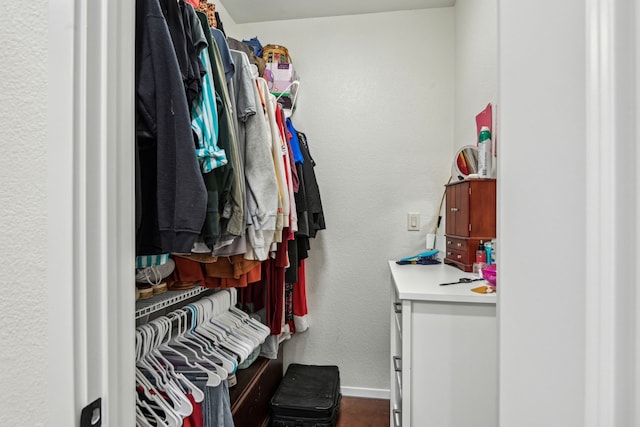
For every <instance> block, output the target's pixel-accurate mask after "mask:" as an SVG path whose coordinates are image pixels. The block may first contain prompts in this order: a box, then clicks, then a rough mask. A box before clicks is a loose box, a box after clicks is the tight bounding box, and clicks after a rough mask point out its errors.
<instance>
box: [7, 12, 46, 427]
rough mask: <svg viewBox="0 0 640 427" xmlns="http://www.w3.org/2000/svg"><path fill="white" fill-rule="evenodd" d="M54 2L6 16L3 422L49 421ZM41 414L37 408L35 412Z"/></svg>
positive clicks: (18, 424)
mask: <svg viewBox="0 0 640 427" xmlns="http://www.w3.org/2000/svg"><path fill="white" fill-rule="evenodd" d="M46 40H47V3H46V2H31V3H24V2H22V3H20V2H8V3H5V4H4V5H3V11H2V14H1V15H0V42H1V43H2V57H3V63H2V66H1V67H0V94H2V102H0V147H1V149H0V150H1V152H0V274H1V275H2V279H0V283H1V284H2V286H1V287H0V289H1V291H0V292H2V295H0V318H1V320H0V343H1V345H0V413H1V414H2V421H0V424H2V425H6V426H12V425H15V426H43V425H45V420H46V417H47V405H46V402H47V380H46V378H47V369H48V366H47V335H46V331H47V315H46V313H47V309H46V308H47V304H46V303H47V299H46V297H47V282H46V280H47V279H46V277H47V274H46V273H47V259H46V252H47V234H46V233H47V231H46V226H47V182H46V172H47V157H46V155H47V150H46V137H47V100H46V99H47V98H46V93H47V76H46V71H47V48H46V46H47V44H46ZM34 408H37V410H34Z"/></svg>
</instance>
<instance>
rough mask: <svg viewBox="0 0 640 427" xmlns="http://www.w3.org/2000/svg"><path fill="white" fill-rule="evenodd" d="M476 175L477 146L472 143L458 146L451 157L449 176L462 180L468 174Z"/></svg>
mask: <svg viewBox="0 0 640 427" xmlns="http://www.w3.org/2000/svg"><path fill="white" fill-rule="evenodd" d="M470 175H471V176H477V175H478V148H477V147H475V146H473V145H465V146H463V147H460V149H459V150H458V151H457V152H456V155H455V156H454V157H453V163H452V165H451V178H452V180H453V181H455V180H458V181H462V180H464V179H467V178H468V177H469V176H470Z"/></svg>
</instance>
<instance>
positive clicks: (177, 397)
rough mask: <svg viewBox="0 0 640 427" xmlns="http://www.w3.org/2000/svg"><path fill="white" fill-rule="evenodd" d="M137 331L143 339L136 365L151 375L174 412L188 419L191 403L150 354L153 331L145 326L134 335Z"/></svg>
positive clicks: (191, 408)
mask: <svg viewBox="0 0 640 427" xmlns="http://www.w3.org/2000/svg"><path fill="white" fill-rule="evenodd" d="M138 331H139V332H140V333H141V334H142V337H143V339H142V353H141V357H140V358H139V359H138V361H137V363H136V365H137V366H138V367H140V368H142V369H144V370H145V371H147V372H149V373H150V374H151V376H152V377H153V378H154V379H155V382H156V387H157V388H159V389H160V390H161V391H164V392H165V393H166V394H167V397H168V398H169V400H170V401H171V403H172V407H173V409H174V410H175V412H176V413H177V414H178V415H180V416H181V417H182V418H185V417H188V416H189V415H191V414H192V413H193V405H192V404H191V401H190V400H189V398H187V396H186V395H185V393H184V392H183V391H182V390H181V389H180V386H179V385H178V384H177V383H176V382H175V380H174V379H173V378H172V377H171V376H169V375H168V372H167V370H165V369H164V367H163V366H162V365H160V364H159V363H157V361H156V360H155V359H154V358H153V356H152V355H151V354H150V353H151V348H152V344H153V338H154V336H155V332H154V329H152V328H151V326H149V325H148V324H147V325H142V326H141V327H139V328H138V330H137V331H136V333H138Z"/></svg>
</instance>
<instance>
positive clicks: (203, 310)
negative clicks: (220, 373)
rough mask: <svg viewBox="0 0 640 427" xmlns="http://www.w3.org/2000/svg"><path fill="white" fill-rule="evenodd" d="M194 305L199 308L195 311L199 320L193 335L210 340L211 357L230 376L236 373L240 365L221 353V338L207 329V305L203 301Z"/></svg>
mask: <svg viewBox="0 0 640 427" xmlns="http://www.w3.org/2000/svg"><path fill="white" fill-rule="evenodd" d="M190 305H191V304H190ZM192 305H193V306H194V308H197V309H196V311H195V315H196V316H197V320H196V326H195V328H193V329H192V330H191V333H192V334H195V335H197V336H200V337H202V338H203V339H205V340H208V341H209V342H210V344H211V347H210V348H209V349H208V350H209V351H210V353H211V355H212V356H213V357H215V358H217V359H218V361H219V362H220V363H221V364H222V367H223V368H224V369H225V370H226V371H227V372H228V373H229V374H232V373H234V372H235V371H236V369H237V367H238V364H237V363H236V361H235V360H234V359H231V358H229V357H228V356H227V355H225V354H223V353H221V352H220V350H219V342H220V341H219V340H220V337H219V336H218V335H216V334H215V333H214V332H212V331H210V330H209V329H208V328H207V327H206V322H205V320H206V319H207V318H208V317H209V316H210V314H209V310H208V307H207V305H206V304H204V303H203V301H202V300H201V301H197V302H196V303H193V304H192ZM187 307H188V306H187Z"/></svg>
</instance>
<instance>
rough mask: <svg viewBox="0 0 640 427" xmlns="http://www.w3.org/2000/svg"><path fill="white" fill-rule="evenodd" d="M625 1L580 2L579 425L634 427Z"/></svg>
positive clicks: (628, 13)
mask: <svg viewBox="0 0 640 427" xmlns="http://www.w3.org/2000/svg"><path fill="white" fill-rule="evenodd" d="M635 4H636V2H634V1H629V0H589V1H587V2H586V21H587V22H586V37H587V40H586V41H587V43H586V47H587V52H586V54H587V55H586V57H587V63H586V69H587V87H586V95H587V96H586V100H587V110H586V113H587V132H586V135H587V141H586V158H587V164H586V165H585V166H586V168H587V169H586V170H587V174H586V176H587V183H586V189H587V192H586V212H587V230H586V244H587V245H586V246H587V247H586V272H587V274H586V278H587V280H586V318H585V322H586V323H585V326H586V350H585V351H586V364H585V366H586V371H585V425H586V426H587V427H608V426H611V427H614V426H632V425H638V422H639V421H640V416H639V413H638V411H639V410H640V409H639V408H640V396H639V395H638V394H639V392H640V377H639V374H640V361H639V359H638V355H639V354H640V353H639V350H640V348H639V347H638V346H639V345H640V323H639V320H640V319H639V318H638V315H639V312H638V307H640V299H639V298H640V292H639V291H638V289H639V288H638V285H639V280H638V279H639V276H638V269H637V263H638V256H640V237H639V236H640V234H639V232H640V230H639V229H638V227H639V225H638V214H639V213H640V174H637V173H636V172H635V169H636V166H637V165H638V164H640V162H639V160H640V157H639V152H640V150H638V148H637V147H638V130H637V125H636V123H639V121H638V119H639V115H638V113H639V109H638V102H639V101H640V97H639V96H638V93H639V92H638V90H639V86H640V85H639V81H638V70H640V68H639V67H638V60H640V54H639V50H638V49H639V48H640V39H639V38H638V37H639V35H638V33H637V31H638V28H637V23H638V22H640V21H639V20H638V17H639V16H640V15H639V11H638V9H637V6H636V5H635Z"/></svg>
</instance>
